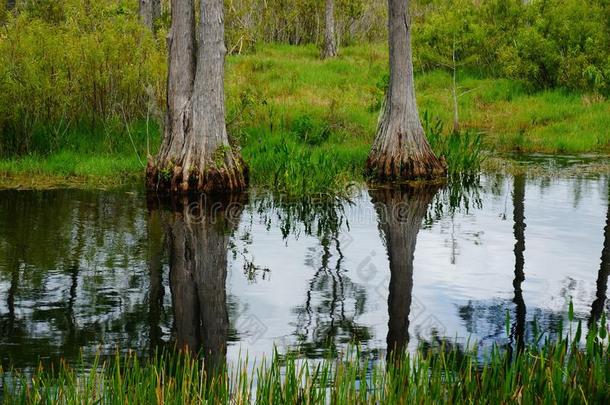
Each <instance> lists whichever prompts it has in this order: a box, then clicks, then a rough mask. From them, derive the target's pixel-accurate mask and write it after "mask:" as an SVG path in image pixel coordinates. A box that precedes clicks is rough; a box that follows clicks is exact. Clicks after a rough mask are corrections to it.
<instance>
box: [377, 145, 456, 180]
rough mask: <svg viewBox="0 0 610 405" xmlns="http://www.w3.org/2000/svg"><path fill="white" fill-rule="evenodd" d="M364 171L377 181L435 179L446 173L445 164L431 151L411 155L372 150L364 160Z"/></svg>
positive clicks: (442, 159) (443, 160) (442, 176)
mask: <svg viewBox="0 0 610 405" xmlns="http://www.w3.org/2000/svg"><path fill="white" fill-rule="evenodd" d="M366 173H367V176H368V177H370V178H372V179H374V180H378V181H408V180H435V179H439V178H444V177H445V176H446V175H447V164H446V162H445V159H444V158H440V159H439V158H437V157H436V156H434V154H433V153H432V152H429V153H423V154H418V155H411V154H408V153H406V152H403V153H402V154H392V153H384V152H382V151H376V150H373V151H371V153H370V154H369V157H368V159H367V162H366Z"/></svg>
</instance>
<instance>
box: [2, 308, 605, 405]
mask: <svg viewBox="0 0 610 405" xmlns="http://www.w3.org/2000/svg"><path fill="white" fill-rule="evenodd" d="M601 325H604V326H603V327H602V328H597V327H593V328H592V329H591V330H590V331H589V332H588V334H587V335H586V336H585V337H584V338H583V336H581V334H582V333H583V332H582V326H581V324H578V326H577V327H576V328H575V329H570V332H568V333H567V334H566V335H565V336H560V337H559V338H558V339H557V340H550V339H549V338H548V337H546V338H543V336H542V335H537V336H534V339H533V341H532V342H531V343H530V344H529V345H528V346H526V347H525V348H524V349H523V351H516V350H510V348H506V347H498V346H495V347H493V348H492V349H491V350H490V352H488V353H480V352H478V351H477V350H476V349H463V348H461V347H460V346H459V345H455V344H450V343H447V342H446V341H441V343H438V344H436V345H427V346H425V347H424V346H422V348H421V349H420V350H419V351H417V352H416V353H415V354H408V353H402V354H401V355H400V356H392V355H391V356H389V358H388V361H380V360H374V359H371V358H369V357H368V356H367V355H365V354H363V353H361V352H359V351H358V350H353V351H351V352H348V353H346V354H345V355H344V356H343V357H342V358H339V359H337V358H335V359H330V358H329V359H326V360H321V361H316V362H313V361H304V360H299V359H298V358H295V357H286V356H280V355H278V354H277V353H276V354H275V355H274V357H273V359H271V360H270V361H262V362H261V363H259V364H249V362H248V360H247V358H246V360H245V361H242V362H238V364H236V365H234V367H233V368H232V370H231V371H227V370H226V369H221V370H220V369H219V370H207V369H206V367H205V366H204V364H205V359H199V358H197V357H191V356H188V355H184V354H176V353H174V354H168V353H166V354H160V355H157V356H155V357H154V358H152V359H149V360H146V359H144V360H142V359H138V358H137V357H136V356H135V355H133V354H127V355H123V356H121V355H117V356H116V358H115V359H114V360H112V361H108V362H100V361H99V360H97V361H96V362H94V363H93V364H92V365H91V366H90V367H86V366H84V365H79V366H76V367H73V366H70V365H68V364H66V363H62V364H61V365H60V366H59V368H57V369H44V368H42V367H39V368H37V369H36V370H34V371H33V372H32V373H31V375H29V376H26V374H21V373H19V372H18V371H15V370H9V371H8V372H5V373H3V374H2V375H3V386H4V401H5V403H6V404H51V403H53V404H55V403H60V404H94V403H104V404H125V403H142V404H143V403H146V404H155V403H156V404H201V403H233V404H246V403H252V402H253V401H256V403H260V404H287V403H292V404H297V403H307V404H326V403H333V404H358V403H362V404H365V403H367V404H374V403H388V404H390V403H391V404H394V403H422V404H434V403H448V404H451V403H472V402H477V403H528V404H529V403H536V404H544V403H561V404H563V403H566V404H567V403H607V402H608V400H610V361H609V357H608V354H609V353H608V346H607V343H608V330H607V325H606V319H605V317H602V320H601ZM581 342H582V343H581ZM475 347H476V346H475ZM206 370H207V371H206Z"/></svg>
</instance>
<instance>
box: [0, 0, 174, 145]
mask: <svg viewBox="0 0 610 405" xmlns="http://www.w3.org/2000/svg"><path fill="white" fill-rule="evenodd" d="M86 4H88V6H87V7H84V6H83V3H82V2H80V1H77V0H63V1H60V2H56V1H42V2H27V3H25V5H24V6H23V8H21V9H20V10H19V12H18V13H15V15H11V16H9V17H8V19H7V21H6V24H5V25H4V27H2V30H0V135H1V136H0V155H4V156H6V155H14V154H26V153H40V154H45V153H49V152H52V151H57V150H58V149H61V148H63V147H68V145H69V144H70V141H69V140H66V139H65V138H66V134H68V133H70V132H75V131H76V130H77V129H78V130H80V131H82V130H83V129H86V128H89V130H87V131H85V132H87V133H91V134H92V135H93V134H94V133H95V134H96V135H98V136H99V138H98V143H104V142H105V141H107V139H105V138H104V137H103V135H104V134H109V133H116V132H117V131H116V130H115V129H114V128H116V127H117V123H119V124H121V123H122V125H125V122H129V123H131V122H133V121H135V120H144V119H145V118H146V117H147V114H148V112H149V109H148V106H149V105H150V103H151V99H152V100H153V101H154V102H155V103H159V102H160V101H161V100H162V98H163V93H164V85H165V84H164V76H165V69H166V68H165V65H166V62H165V60H166V58H165V56H164V51H163V46H164V45H162V44H164V42H165V41H164V40H161V39H159V40H157V39H156V38H154V37H153V35H152V34H151V32H149V31H148V30H147V29H146V28H145V27H143V25H142V24H141V23H140V22H139V19H138V16H137V12H136V10H135V9H133V7H134V6H135V3H134V4H131V2H129V3H127V2H123V1H121V2H115V1H109V0H104V1H97V2H87V3H86ZM159 35H160V36H159V38H162V35H163V34H162V33H159ZM125 132H127V131H126V130H125V129H124V130H123V133H124V137H127V134H126V133H125ZM100 135H102V136H100ZM110 142H113V141H110ZM110 150H113V149H112V148H110Z"/></svg>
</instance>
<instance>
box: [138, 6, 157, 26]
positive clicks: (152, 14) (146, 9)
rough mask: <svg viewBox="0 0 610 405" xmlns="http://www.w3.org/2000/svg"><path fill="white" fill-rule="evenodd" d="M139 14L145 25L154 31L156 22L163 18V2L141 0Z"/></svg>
mask: <svg viewBox="0 0 610 405" xmlns="http://www.w3.org/2000/svg"><path fill="white" fill-rule="evenodd" d="M139 2H140V7H139V10H138V11H139V14H140V18H141V19H142V22H143V23H144V25H146V26H147V27H148V28H150V29H151V30H152V29H154V26H155V20H156V19H157V18H159V16H161V0H139Z"/></svg>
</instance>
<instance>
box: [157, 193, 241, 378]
mask: <svg viewBox="0 0 610 405" xmlns="http://www.w3.org/2000/svg"><path fill="white" fill-rule="evenodd" d="M242 206H243V204H242V201H240V200H239V199H237V198H232V199H231V197H228V198H226V199H223V200H222V201H220V200H214V201H210V200H206V199H205V198H201V199H199V200H198V201H192V200H191V201H188V199H186V198H184V199H183V200H182V201H178V203H174V206H173V213H171V214H170V219H169V220H168V231H167V238H168V241H169V246H170V285H171V292H172V302H173V308H174V326H175V333H176V344H177V346H178V347H179V348H180V349H183V350H187V351H189V352H191V353H192V354H202V355H203V356H204V360H205V369H206V371H207V372H208V373H214V372H217V371H219V369H220V368H222V367H223V366H224V360H225V357H226V350H227V338H228V331H229V316H228V310H227V294H226V286H225V283H226V278H227V250H228V248H229V241H230V237H231V232H232V231H233V230H234V229H235V227H236V226H237V223H238V221H239V216H240V214H241V207H242Z"/></svg>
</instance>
